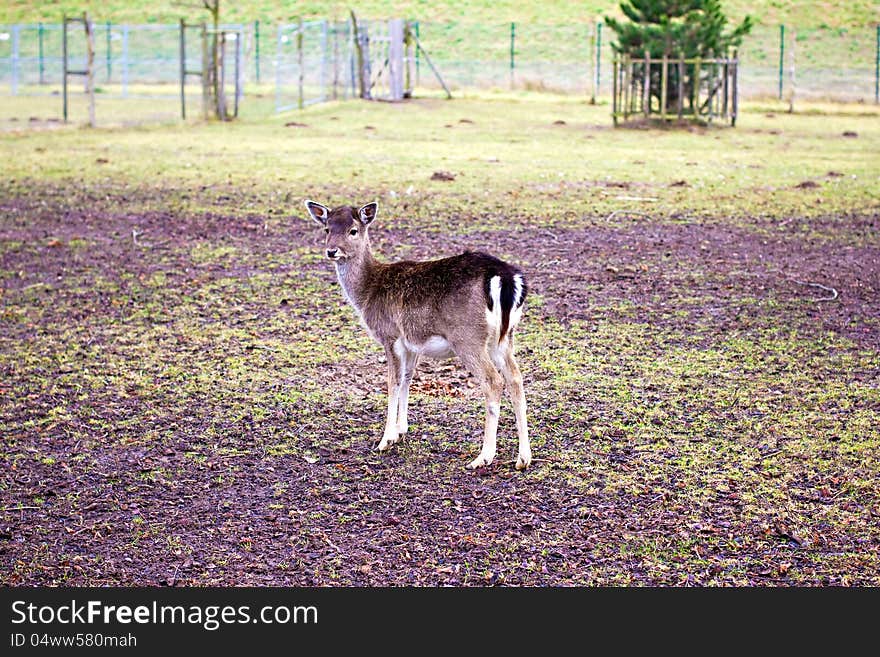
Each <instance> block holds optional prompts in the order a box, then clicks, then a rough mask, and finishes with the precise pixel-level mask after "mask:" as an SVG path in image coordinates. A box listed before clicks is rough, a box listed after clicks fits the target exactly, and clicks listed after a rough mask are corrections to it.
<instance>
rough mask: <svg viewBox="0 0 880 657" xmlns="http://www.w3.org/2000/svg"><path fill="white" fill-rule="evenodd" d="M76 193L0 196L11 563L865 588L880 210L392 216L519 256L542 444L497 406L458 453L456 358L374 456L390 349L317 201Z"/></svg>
mask: <svg viewBox="0 0 880 657" xmlns="http://www.w3.org/2000/svg"><path fill="white" fill-rule="evenodd" d="M75 194H76V192H74V191H73V190H70V189H60V188H55V189H52V188H43V189H39V190H35V191H34V192H33V193H32V194H27V195H24V194H21V193H16V194H11V193H5V194H4V195H3V196H2V197H0V206H2V207H0V213H2V221H0V240H2V242H0V244H2V252H0V276H2V286H3V287H2V295H3V296H2V303H3V311H2V317H0V331H2V333H0V346H2V361H0V378H2V381H0V426H2V433H3V439H2V450H3V453H2V458H3V467H2V473H0V482H2V487H0V572H2V576H0V577H2V581H3V583H4V584H6V585H38V584H65V585H105V584H110V585H119V584H121V585H209V584H220V585H307V586H312V585H463V584H467V585H495V584H505V585H584V584H641V585H686V584H695V585H706V584H710V585H718V584H737V585H745V584H780V585H788V584H792V585H827V584H863V585H864V584H873V585H877V584H880V557H878V550H880V530H878V529H877V527H878V526H880V497H878V490H877V469H876V467H877V464H878V449H880V444H878V440H880V437H878V428H877V425H876V423H875V422H876V420H877V419H878V418H880V394H878V393H880V371H878V363H880V357H878V345H880V321H878V318H880V246H878V243H877V239H876V235H877V232H878V229H880V217H878V216H876V215H869V216H866V215H859V214H854V215H852V216H837V217H829V218H827V220H821V219H820V220H811V221H810V222H809V225H807V224H805V223H804V222H803V221H800V220H799V219H798V218H797V217H792V218H790V219H789V220H787V221H785V222H773V223H769V222H767V223H764V222H762V221H761V220H758V219H754V220H751V221H749V222H745V223H743V222H740V223H738V224H737V225H734V226H730V225H724V224H722V223H720V222H710V221H706V222H700V221H690V222H678V221H675V220H672V219H671V218H668V217H654V218H649V217H637V216H632V217H620V218H619V220H616V221H606V220H605V218H603V217H583V218H582V220H581V221H579V222H578V223H577V225H574V226H568V227H566V226H561V225H558V226H551V227H549V228H548V227H546V226H542V227H541V228H535V227H533V226H532V225H531V223H530V221H529V218H528V217H523V218H518V219H514V220H511V223H510V224H509V225H506V226H504V227H503V228H502V226H500V225H499V226H498V227H497V228H495V229H493V230H487V231H483V232H479V233H463V234H461V235H459V236H457V237H454V238H451V239H450V238H449V237H448V236H443V235H441V234H439V233H436V232H430V231H423V230H420V228H419V227H418V226H413V227H407V226H406V224H405V221H402V220H397V221H396V222H394V223H393V224H389V225H386V226H382V225H379V226H377V227H376V228H375V230H374V238H373V239H374V245H375V246H376V248H377V250H379V251H380V252H382V253H384V254H385V255H386V257H387V256H389V255H395V256H400V255H406V257H412V258H427V257H432V256H433V255H440V254H443V255H447V254H451V253H455V252H458V251H460V250H463V249H465V248H472V249H485V250H491V251H493V252H495V253H498V254H499V255H502V256H503V257H509V258H512V259H513V258H515V259H516V260H517V261H518V262H519V263H520V264H521V265H522V266H523V267H524V269H525V270H526V272H527V275H528V278H529V283H530V289H531V290H532V292H533V296H532V299H531V301H530V303H529V309H528V310H527V313H526V316H525V318H524V320H523V324H522V327H521V330H520V334H519V336H518V339H519V345H520V346H519V353H520V354H521V357H520V358H521V362H522V365H523V369H524V372H525V376H526V384H527V396H528V398H529V403H530V410H529V419H530V422H531V431H532V435H533V437H534V446H533V450H534V453H535V457H536V460H535V463H534V465H533V467H532V468H530V469H529V471H528V472H526V473H523V474H520V473H517V472H516V471H515V470H514V469H513V460H514V456H515V432H514V429H513V421H512V414H511V413H510V408H509V405H507V404H505V406H504V407H503V409H502V426H501V430H500V434H499V454H498V458H497V460H496V462H495V463H493V464H492V465H491V466H490V467H487V468H485V469H483V470H481V471H479V472H477V473H472V472H469V471H466V470H465V469H464V465H465V464H466V463H467V462H468V461H469V460H470V458H472V456H473V454H475V453H476V451H477V449H478V440H479V433H480V429H481V425H482V417H481V415H482V411H481V406H480V400H479V397H478V395H477V392H476V391H475V389H474V388H473V387H472V384H470V383H469V378H468V377H467V375H466V374H465V373H464V372H463V371H461V370H460V369H459V368H458V367H457V366H456V365H455V364H454V363H424V364H423V365H422V366H421V367H420V372H419V374H418V378H417V381H416V383H415V384H414V399H413V408H412V411H411V413H412V416H413V417H412V420H411V421H412V423H413V425H414V426H413V429H412V433H411V435H410V436H408V438H407V439H406V441H404V443H403V444H401V445H400V446H398V447H396V448H395V449H393V450H392V451H391V452H390V453H389V454H386V455H379V454H378V453H376V452H375V451H374V447H375V444H376V442H377V440H378V438H379V436H380V431H381V422H382V420H383V418H382V413H383V404H384V397H383V396H384V392H383V389H384V373H383V365H382V363H381V362H380V351H379V349H378V347H374V346H371V345H370V343H369V342H368V341H367V339H366V338H365V337H364V335H363V330H362V329H361V327H360V326H359V325H358V324H357V323H356V320H355V318H354V315H353V313H351V312H350V311H349V310H348V309H347V308H346V307H344V305H343V302H342V298H341V295H340V292H339V290H338V289H337V286H336V282H335V277H334V275H333V272H332V269H331V266H330V264H329V263H327V262H325V261H324V260H322V259H321V258H320V235H319V234H318V233H319V231H317V230H316V229H315V228H314V227H313V226H311V225H310V224H309V223H308V222H307V221H306V220H305V219H304V218H302V217H293V218H287V217H283V218H281V219H279V217H268V218H267V217H266V216H262V215H260V214H259V213H252V214H247V213H242V212H240V211H238V209H237V208H239V207H243V206H244V201H246V200H247V198H246V197H244V196H238V197H229V198H227V200H226V201H222V200H221V201H219V202H220V204H221V206H222V204H223V203H225V204H226V205H227V206H228V212H222V211H216V212H215V211H211V212H201V213H192V214H184V215H180V214H177V213H174V212H171V211H169V210H167V209H164V206H163V200H162V198H161V194H160V193H159V192H158V191H157V192H156V196H155V197H150V196H149V195H147V196H145V197H144V198H132V197H131V196H130V195H127V194H126V195H123V194H122V193H121V192H120V191H119V190H113V189H110V190H103V191H98V190H90V191H88V192H86V195H85V196H80V197H78V198H76V197H74V195H75ZM131 207H142V208H145V209H143V210H136V211H131V210H130V208H131ZM303 214H304V213H303ZM452 220H453V221H454V220H455V218H452ZM459 220H460V221H462V222H465V220H466V218H459ZM523 245H527V248H525V249H524V248H523ZM404 247H405V248H404ZM810 283H816V284H821V285H824V286H825V288H828V289H823V288H820V287H817V286H815V285H809V284H810ZM830 288H833V289H834V290H835V292H836V298H834V299H833V300H830V299H829V300H820V299H821V298H823V297H830V296H832V292H830Z"/></svg>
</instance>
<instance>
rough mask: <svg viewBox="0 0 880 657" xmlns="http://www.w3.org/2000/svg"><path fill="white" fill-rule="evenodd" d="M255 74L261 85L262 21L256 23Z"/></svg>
mask: <svg viewBox="0 0 880 657" xmlns="http://www.w3.org/2000/svg"><path fill="white" fill-rule="evenodd" d="M254 67H255V68H254V73H255V74H256V79H257V84H260V21H254Z"/></svg>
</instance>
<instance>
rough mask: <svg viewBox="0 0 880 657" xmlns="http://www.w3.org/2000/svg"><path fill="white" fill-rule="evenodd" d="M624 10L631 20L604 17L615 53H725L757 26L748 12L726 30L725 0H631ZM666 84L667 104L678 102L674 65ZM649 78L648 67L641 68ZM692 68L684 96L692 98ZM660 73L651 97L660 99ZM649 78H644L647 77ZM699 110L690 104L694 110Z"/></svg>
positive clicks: (688, 55)
mask: <svg viewBox="0 0 880 657" xmlns="http://www.w3.org/2000/svg"><path fill="white" fill-rule="evenodd" d="M620 9H621V11H622V12H623V13H624V15H625V16H626V17H627V18H628V19H629V21H628V22H626V21H618V20H615V19H614V18H609V17H606V18H605V23H606V24H607V25H608V26H609V27H610V28H611V29H612V30H614V33H615V35H616V37H617V41H616V42H614V43H612V44H611V45H612V47H613V48H614V50H615V52H617V53H619V54H622V55H629V56H630V57H639V58H641V57H644V56H645V55H646V54H648V55H650V56H651V59H654V60H657V59H660V58H662V57H664V56H666V57H670V58H672V57H679V56H684V57H685V58H694V57H710V56H724V55H726V54H727V53H728V51H729V50H730V49H731V48H735V47H737V46H739V44H740V43H741V42H742V39H743V37H744V36H746V35H747V34H748V33H749V32H750V31H751V29H752V25H753V23H752V19H751V17H750V16H746V17H745V19H744V20H743V22H742V23H740V24H739V25H738V26H737V27H735V28H734V29H733V30H731V31H728V32H725V29H726V28H727V17H726V16H725V15H724V12H723V11H721V2H720V0H627V1H625V2H621V3H620ZM671 72H672V73H671V78H672V79H670V84H669V86H668V88H667V99H666V100H667V106H672V105H673V104H675V103H677V102H678V84H677V74H676V69H675V68H672V69H671ZM637 75H642V76H644V71H641V72H637ZM692 77H693V74H692V72H691V71H690V70H688V71H687V72H686V73H685V79H684V90H685V98H689V99H690V98H692V97H693V96H692V94H691V91H692V89H693V84H694V80H692V79H691V78H692ZM654 78H659V76H657V75H654V74H652V79H651V85H650V91H651V96H652V97H656V98H658V99H659V98H660V81H659V79H656V80H655V79H654ZM642 79H644V78H642ZM694 109H695V108H693V107H692V108H691V111H694Z"/></svg>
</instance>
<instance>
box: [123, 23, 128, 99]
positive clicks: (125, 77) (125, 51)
mask: <svg viewBox="0 0 880 657" xmlns="http://www.w3.org/2000/svg"><path fill="white" fill-rule="evenodd" d="M128 27H129V26H128V25H123V26H122V97H123V98H128Z"/></svg>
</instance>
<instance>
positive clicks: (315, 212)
mask: <svg viewBox="0 0 880 657" xmlns="http://www.w3.org/2000/svg"><path fill="white" fill-rule="evenodd" d="M305 203H306V208H307V209H308V211H309V214H310V215H312V219H314V220H315V221H317V222H318V223H319V224H321V225H322V226H326V225H327V219H328V218H329V217H330V208H328V207H327V206H326V205H321V204H320V203H315V202H314V201H306V202H305Z"/></svg>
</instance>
